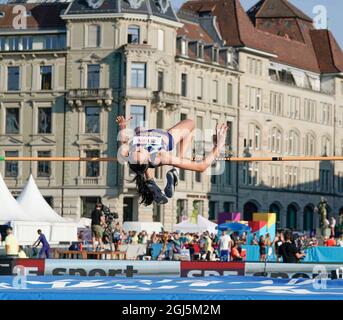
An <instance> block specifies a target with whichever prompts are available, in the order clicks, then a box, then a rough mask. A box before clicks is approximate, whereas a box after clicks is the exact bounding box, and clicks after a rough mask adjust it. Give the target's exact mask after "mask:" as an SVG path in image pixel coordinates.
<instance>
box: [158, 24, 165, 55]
mask: <svg viewBox="0 0 343 320" xmlns="http://www.w3.org/2000/svg"><path fill="white" fill-rule="evenodd" d="M164 38H165V37H164V31H163V30H161V29H159V30H158V38H157V39H158V40H157V50H159V51H164V41H165V40H164Z"/></svg>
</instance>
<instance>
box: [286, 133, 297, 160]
mask: <svg viewBox="0 0 343 320" xmlns="http://www.w3.org/2000/svg"><path fill="white" fill-rule="evenodd" d="M288 154H289V155H292V156H295V155H299V135H298V133H297V132H296V131H295V130H291V131H290V132H289V136H288Z"/></svg>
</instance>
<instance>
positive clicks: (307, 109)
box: [304, 99, 317, 122]
mask: <svg viewBox="0 0 343 320" xmlns="http://www.w3.org/2000/svg"><path fill="white" fill-rule="evenodd" d="M316 110H317V103H316V101H314V100H311V99H304V120H306V121H312V122H315V121H316Z"/></svg>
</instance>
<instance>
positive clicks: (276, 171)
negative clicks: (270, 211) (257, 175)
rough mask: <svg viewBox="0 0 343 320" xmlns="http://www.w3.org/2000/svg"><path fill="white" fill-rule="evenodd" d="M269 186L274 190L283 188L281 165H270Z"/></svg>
mask: <svg viewBox="0 0 343 320" xmlns="http://www.w3.org/2000/svg"><path fill="white" fill-rule="evenodd" d="M269 185H270V186H271V187H272V188H280V187H281V167H280V166H279V165H270V177H269Z"/></svg>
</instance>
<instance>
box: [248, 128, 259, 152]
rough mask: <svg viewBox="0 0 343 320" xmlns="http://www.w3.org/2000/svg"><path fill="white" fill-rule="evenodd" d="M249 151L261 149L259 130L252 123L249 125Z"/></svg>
mask: <svg viewBox="0 0 343 320" xmlns="http://www.w3.org/2000/svg"><path fill="white" fill-rule="evenodd" d="M248 146H249V149H253V150H260V149H261V129H260V127H259V126H257V125H256V124H254V123H250V124H249V145H248Z"/></svg>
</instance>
